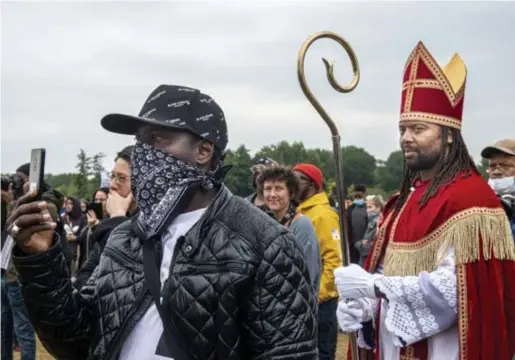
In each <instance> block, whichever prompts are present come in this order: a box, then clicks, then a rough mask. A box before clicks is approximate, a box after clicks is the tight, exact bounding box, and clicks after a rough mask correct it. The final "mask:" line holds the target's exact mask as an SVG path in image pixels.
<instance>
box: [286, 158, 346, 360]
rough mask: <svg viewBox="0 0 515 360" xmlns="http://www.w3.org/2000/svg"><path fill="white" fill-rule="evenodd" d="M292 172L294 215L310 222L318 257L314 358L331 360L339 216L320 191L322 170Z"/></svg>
mask: <svg viewBox="0 0 515 360" xmlns="http://www.w3.org/2000/svg"><path fill="white" fill-rule="evenodd" d="M293 170H294V172H295V174H296V175H297V177H298V179H299V201H300V202H301V203H300V205H299V206H298V207H297V212H299V213H302V214H304V215H305V216H307V217H309V218H310V219H311V221H312V222H313V225H314V227H315V232H316V234H317V237H318V242H319V244H320V255H321V258H322V259H321V260H322V274H321V276H320V295H319V298H318V303H319V305H318V356H319V360H334V359H335V356H336V339H337V337H338V324H337V319H336V308H337V306H338V291H337V289H336V286H335V284H334V270H335V269H336V268H337V267H339V266H341V265H342V257H341V247H340V223H339V217H338V213H337V212H336V211H335V210H334V209H333V208H332V207H331V205H330V204H329V199H328V197H327V195H326V194H325V192H324V189H323V175H322V171H321V170H320V169H319V168H318V167H316V166H314V165H311V164H299V165H297V166H295V167H294V168H293Z"/></svg>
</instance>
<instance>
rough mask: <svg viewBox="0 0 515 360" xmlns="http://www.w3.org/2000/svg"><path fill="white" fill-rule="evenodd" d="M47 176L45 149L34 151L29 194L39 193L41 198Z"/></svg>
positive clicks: (31, 154)
mask: <svg viewBox="0 0 515 360" xmlns="http://www.w3.org/2000/svg"><path fill="white" fill-rule="evenodd" d="M44 175H45V149H32V151H31V153H30V173H29V192H33V191H37V192H38V195H37V197H38V198H40V197H41V188H42V186H43V177H44Z"/></svg>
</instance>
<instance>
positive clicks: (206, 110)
mask: <svg viewBox="0 0 515 360" xmlns="http://www.w3.org/2000/svg"><path fill="white" fill-rule="evenodd" d="M100 123H101V124H102V127H103V128H104V129H106V130H107V131H110V132H113V133H117V134H124V135H135V134H136V133H137V131H138V130H139V128H140V127H141V126H143V125H158V126H161V127H167V128H170V129H178V130H185V131H189V132H192V133H193V134H196V135H198V136H200V137H201V138H204V139H206V140H207V141H209V142H211V143H213V144H214V145H215V146H216V147H217V148H218V149H220V150H222V151H223V150H225V148H226V147H227V142H228V136H227V124H226V122H225V116H224V113H223V111H222V109H221V108H220V106H219V105H218V104H217V103H216V102H215V101H214V100H213V99H212V98H211V97H210V96H209V95H206V94H203V93H202V92H201V91H200V90H198V89H194V88H191V87H187V86H179V85H160V86H158V87H157V88H156V89H155V90H154V91H152V93H151V94H150V95H149V96H148V98H147V100H146V101H145V103H144V104H143V107H142V108H141V111H140V112H139V114H138V116H132V115H124V114H109V115H106V116H104V117H103V118H102V120H101V122H100Z"/></svg>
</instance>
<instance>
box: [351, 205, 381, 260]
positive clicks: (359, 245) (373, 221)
mask: <svg viewBox="0 0 515 360" xmlns="http://www.w3.org/2000/svg"><path fill="white" fill-rule="evenodd" d="M366 201H367V229H366V230H365V235H363V239H362V240H359V241H357V242H356V243H355V244H354V247H355V248H356V249H357V250H358V251H359V264H360V265H361V266H363V265H364V264H365V260H366V259H367V256H368V253H369V252H370V249H371V248H372V245H373V244H374V241H375V238H376V233H377V224H378V221H379V215H380V214H381V211H382V210H383V205H384V201H383V197H382V196H381V195H368V196H367V197H366Z"/></svg>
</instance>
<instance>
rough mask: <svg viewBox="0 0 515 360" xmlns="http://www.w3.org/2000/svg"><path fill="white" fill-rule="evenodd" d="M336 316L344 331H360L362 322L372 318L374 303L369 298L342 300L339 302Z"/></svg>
mask: <svg viewBox="0 0 515 360" xmlns="http://www.w3.org/2000/svg"><path fill="white" fill-rule="evenodd" d="M336 317H337V318H338V324H339V325H340V328H341V329H342V331H343V332H355V331H358V330H359V329H361V328H362V325H361V323H364V322H367V321H370V320H372V318H373V308H372V304H371V303H370V301H369V300H368V299H360V300H347V301H346V300H342V301H340V302H339V303H338V308H337V309H336Z"/></svg>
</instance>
